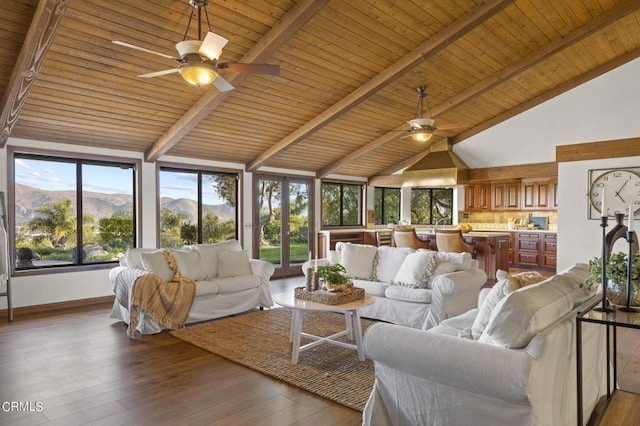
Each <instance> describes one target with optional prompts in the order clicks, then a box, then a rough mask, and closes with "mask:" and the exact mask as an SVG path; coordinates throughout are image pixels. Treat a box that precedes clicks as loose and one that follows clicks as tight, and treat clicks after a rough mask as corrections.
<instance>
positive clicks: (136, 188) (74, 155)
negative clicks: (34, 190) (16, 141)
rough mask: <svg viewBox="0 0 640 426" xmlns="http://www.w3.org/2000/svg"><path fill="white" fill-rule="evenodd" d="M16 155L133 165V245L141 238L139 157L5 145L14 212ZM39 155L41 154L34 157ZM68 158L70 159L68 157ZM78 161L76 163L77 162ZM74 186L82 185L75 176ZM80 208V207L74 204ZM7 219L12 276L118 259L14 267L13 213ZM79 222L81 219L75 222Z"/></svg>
mask: <svg viewBox="0 0 640 426" xmlns="http://www.w3.org/2000/svg"><path fill="white" fill-rule="evenodd" d="M16 155H17V156H18V157H20V156H21V155H24V156H32V157H34V158H36V159H42V160H47V158H50V159H51V161H58V160H67V161H60V162H74V163H76V164H80V165H82V164H92V165H100V164H104V165H109V166H113V165H114V164H117V163H120V164H127V165H131V167H133V188H132V189H133V194H132V197H133V209H134V212H133V214H134V218H133V226H134V231H133V246H134V247H137V246H138V245H139V243H140V241H142V226H141V218H142V214H143V212H142V197H140V193H141V190H140V188H141V187H142V185H141V174H142V173H141V167H142V161H141V160H140V159H136V158H127V157H116V156H109V155H101V154H83V153H78V152H69V151H59V150H50V149H38V148H29V147H20V146H8V147H7V160H6V164H7V211H8V212H15V208H16V192H15V185H16V180H15V160H16ZM38 157H41V158H38ZM68 160H71V161H68ZM78 162H79V163H78ZM77 177H78V179H77V182H76V187H77V188H81V187H82V179H81V177H79V176H77ZM77 197H78V198H80V199H81V198H82V191H80V192H79V195H77ZM77 205H78V206H80V207H81V206H82V202H81V200H80V202H79V203H78V204H77ZM78 210H80V208H78ZM7 216H8V221H7V226H8V229H7V239H8V245H9V262H10V273H11V276H12V277H14V276H15V277H20V276H32V275H48V274H61V273H69V272H78V271H92V270H102V269H111V268H113V267H114V265H115V264H117V263H118V261H117V260H114V261H111V262H99V263H86V264H79V265H77V264H73V265H56V266H47V267H43V268H35V269H16V249H15V239H16V233H15V231H16V229H15V227H16V222H15V214H8V215H7ZM79 223H81V221H80V222H79Z"/></svg>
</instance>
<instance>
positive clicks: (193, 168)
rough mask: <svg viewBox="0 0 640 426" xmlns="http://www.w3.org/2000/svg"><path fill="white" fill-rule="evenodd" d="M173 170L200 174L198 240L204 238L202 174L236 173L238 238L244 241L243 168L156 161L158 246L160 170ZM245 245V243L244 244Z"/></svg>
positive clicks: (158, 237) (158, 233) (157, 243)
mask: <svg viewBox="0 0 640 426" xmlns="http://www.w3.org/2000/svg"><path fill="white" fill-rule="evenodd" d="M166 170H168V171H173V172H184V173H197V174H198V198H199V199H198V216H199V217H198V241H201V239H202V221H201V220H200V219H201V218H202V201H201V199H200V198H201V197H202V174H203V173H204V174H215V173H219V174H229V175H232V174H235V175H236V176H237V180H238V185H237V188H236V204H237V206H236V239H237V240H238V241H240V242H241V243H242V241H243V240H242V238H243V229H242V226H241V219H242V218H243V217H244V216H243V197H242V194H243V190H242V188H243V181H244V174H243V170H241V169H230V168H225V167H213V166H203V165H200V164H186V163H174V162H156V247H157V248H160V233H161V230H160V225H161V223H160V212H161V210H162V207H161V206H160V172H161V171H166ZM243 246H244V245H243Z"/></svg>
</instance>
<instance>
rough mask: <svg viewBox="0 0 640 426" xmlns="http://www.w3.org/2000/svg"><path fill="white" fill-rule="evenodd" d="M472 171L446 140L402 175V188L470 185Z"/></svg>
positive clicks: (435, 145)
mask: <svg viewBox="0 0 640 426" xmlns="http://www.w3.org/2000/svg"><path fill="white" fill-rule="evenodd" d="M469 178H470V169H469V167H468V166H467V165H466V164H464V161H462V160H461V159H460V157H458V156H457V155H456V154H455V153H454V152H453V150H452V144H451V142H450V141H448V140H447V139H444V140H442V141H440V142H438V143H436V144H434V145H433V146H432V147H431V152H430V153H428V154H427V155H425V156H424V157H422V159H421V160H419V161H418V162H417V163H415V164H414V165H412V166H411V167H408V168H407V169H406V170H405V171H404V172H403V173H402V186H452V185H466V184H468V183H469Z"/></svg>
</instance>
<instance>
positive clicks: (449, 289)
mask: <svg viewBox="0 0 640 426" xmlns="http://www.w3.org/2000/svg"><path fill="white" fill-rule="evenodd" d="M313 262H317V264H318V266H321V265H328V264H334V263H340V264H341V265H343V266H344V267H345V269H346V275H347V276H349V277H350V278H352V281H353V283H354V285H355V286H356V287H361V288H364V289H365V291H366V293H367V294H368V295H371V296H374V297H375V299H376V302H375V303H374V304H373V305H370V306H367V307H364V308H361V309H360V310H359V313H360V315H361V316H362V317H366V318H373V319H378V320H382V321H386V322H391V323H394V324H399V325H403V326H407V327H412V328H419V329H428V328H431V327H434V326H436V325H438V324H439V323H440V321H442V320H444V319H446V318H448V317H451V316H456V315H459V314H461V313H463V312H466V311H467V310H469V309H471V308H474V307H475V306H476V304H477V302H478V293H479V292H480V288H481V287H482V286H483V285H484V284H485V283H486V281H487V274H486V273H485V272H484V271H483V270H482V269H479V268H478V262H477V261H476V260H474V259H472V258H471V255H470V254H469V253H444V252H436V251H431V250H424V249H419V250H414V249H412V248H408V247H389V246H380V247H376V246H372V245H365V244H351V243H343V242H339V243H337V244H336V250H332V251H330V253H329V257H328V258H326V259H318V260H317V261H312V264H311V265H310V264H308V263H307V264H306V265H304V266H303V272H305V274H306V270H307V267H309V266H314V263H313Z"/></svg>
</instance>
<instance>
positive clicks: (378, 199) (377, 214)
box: [373, 187, 400, 225]
mask: <svg viewBox="0 0 640 426" xmlns="http://www.w3.org/2000/svg"><path fill="white" fill-rule="evenodd" d="M373 197H374V200H373V203H374V207H373V209H374V221H375V224H376V225H386V224H389V223H398V222H399V221H400V188H384V187H376V188H374V190H373Z"/></svg>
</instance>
